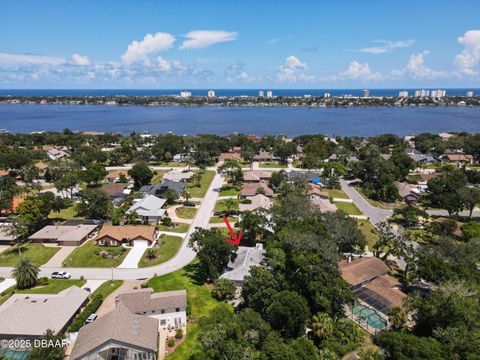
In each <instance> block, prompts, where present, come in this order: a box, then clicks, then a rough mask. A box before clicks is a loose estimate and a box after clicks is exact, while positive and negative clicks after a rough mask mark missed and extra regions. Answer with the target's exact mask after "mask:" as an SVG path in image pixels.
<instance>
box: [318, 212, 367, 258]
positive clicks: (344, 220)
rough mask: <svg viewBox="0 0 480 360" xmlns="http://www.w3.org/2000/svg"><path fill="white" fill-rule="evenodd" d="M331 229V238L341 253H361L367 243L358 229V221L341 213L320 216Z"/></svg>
mask: <svg viewBox="0 0 480 360" xmlns="http://www.w3.org/2000/svg"><path fill="white" fill-rule="evenodd" d="M320 216H321V217H322V219H323V220H324V222H325V225H326V226H327V228H328V229H329V232H330V237H331V238H332V239H333V240H334V241H335V243H336V244H337V246H338V250H339V251H340V252H344V253H346V252H361V251H363V250H364V249H365V246H366V244H367V241H366V239H365V236H364V235H363V233H362V232H361V231H360V230H359V229H358V226H357V221H356V220H355V219H352V218H351V217H349V216H348V215H346V214H345V213H343V212H341V211H337V212H333V213H324V214H321V215H320Z"/></svg>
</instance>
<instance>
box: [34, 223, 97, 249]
mask: <svg viewBox="0 0 480 360" xmlns="http://www.w3.org/2000/svg"><path fill="white" fill-rule="evenodd" d="M97 229H98V225H92V224H80V225H47V226H45V227H43V228H42V229H40V230H38V231H37V232H36V233H35V234H33V235H31V236H30V237H29V238H28V239H29V240H30V241H31V242H33V243H56V244H58V245H61V246H79V245H81V244H83V243H84V242H85V240H87V239H88V238H89V237H92V236H93V234H94V232H95V231H96V230H97Z"/></svg>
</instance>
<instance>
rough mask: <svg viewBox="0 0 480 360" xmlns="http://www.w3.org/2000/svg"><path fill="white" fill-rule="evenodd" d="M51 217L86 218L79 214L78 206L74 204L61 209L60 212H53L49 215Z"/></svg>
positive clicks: (64, 218) (66, 218) (65, 218)
mask: <svg viewBox="0 0 480 360" xmlns="http://www.w3.org/2000/svg"><path fill="white" fill-rule="evenodd" d="M48 218H49V219H59V220H62V219H63V220H76V219H85V217H84V216H79V215H78V214H77V206H76V205H75V204H73V205H72V206H69V207H68V208H66V209H63V210H61V211H60V212H53V211H52V212H51V213H50V214H49V215H48Z"/></svg>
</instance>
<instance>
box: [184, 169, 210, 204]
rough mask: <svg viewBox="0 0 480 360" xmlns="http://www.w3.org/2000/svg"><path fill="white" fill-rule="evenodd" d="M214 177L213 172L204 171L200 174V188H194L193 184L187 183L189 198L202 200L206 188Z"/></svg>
mask: <svg viewBox="0 0 480 360" xmlns="http://www.w3.org/2000/svg"><path fill="white" fill-rule="evenodd" d="M214 176H215V171H212V170H206V171H205V172H204V173H203V174H202V179H201V180H200V186H199V187H197V186H194V183H193V182H189V183H188V191H189V192H190V196H191V197H194V198H203V197H204V196H205V194H206V193H207V190H208V187H209V186H210V183H211V182H212V180H213V177H214Z"/></svg>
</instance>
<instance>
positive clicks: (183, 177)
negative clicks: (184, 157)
mask: <svg viewBox="0 0 480 360" xmlns="http://www.w3.org/2000/svg"><path fill="white" fill-rule="evenodd" d="M193 175H195V173H194V172H193V171H187V172H178V171H175V170H172V171H169V172H168V173H166V174H165V175H163V180H172V181H187V180H190V179H191V178H192V176H193Z"/></svg>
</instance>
